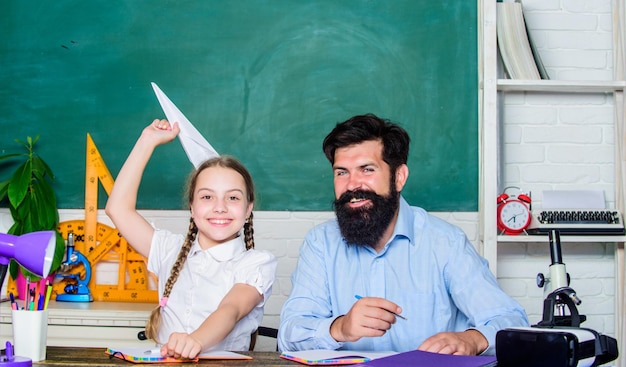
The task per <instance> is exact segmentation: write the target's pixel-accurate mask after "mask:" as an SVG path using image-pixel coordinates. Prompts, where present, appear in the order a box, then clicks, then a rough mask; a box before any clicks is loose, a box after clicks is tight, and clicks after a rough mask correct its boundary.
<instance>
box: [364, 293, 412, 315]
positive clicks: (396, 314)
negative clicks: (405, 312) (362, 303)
mask: <svg viewBox="0 0 626 367" xmlns="http://www.w3.org/2000/svg"><path fill="white" fill-rule="evenodd" d="M354 298H356V299H361V298H363V297H361V296H359V295H358V294H355V295H354ZM387 312H391V313H392V314H394V315H396V316H398V317H399V318H401V319H403V320H408V319H407V318H406V317H404V316H402V315H399V314H397V313H395V312H392V311H389V310H387Z"/></svg>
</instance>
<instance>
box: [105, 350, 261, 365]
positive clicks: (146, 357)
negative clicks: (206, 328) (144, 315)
mask: <svg viewBox="0 0 626 367" xmlns="http://www.w3.org/2000/svg"><path fill="white" fill-rule="evenodd" d="M105 353H106V354H108V355H110V356H113V357H117V358H120V359H123V360H125V361H128V362H133V363H169V362H198V360H199V359H252V357H250V356H247V355H244V354H239V353H234V352H227V351H221V350H220V351H212V352H205V353H201V354H199V355H198V357H197V358H193V359H180V358H172V357H161V354H160V351H159V349H158V348H157V349H148V348H128V347H126V348H107V349H106V351H105Z"/></svg>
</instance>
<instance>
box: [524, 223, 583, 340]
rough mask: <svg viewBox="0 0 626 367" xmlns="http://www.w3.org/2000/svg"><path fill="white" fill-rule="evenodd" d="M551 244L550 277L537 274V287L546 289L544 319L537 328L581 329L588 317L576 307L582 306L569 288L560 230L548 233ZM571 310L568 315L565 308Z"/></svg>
mask: <svg viewBox="0 0 626 367" xmlns="http://www.w3.org/2000/svg"><path fill="white" fill-rule="evenodd" d="M548 241H549V243H550V258H551V264H550V267H549V269H550V276H549V277H548V278H546V277H545V276H544V275H543V273H539V274H537V286H538V287H539V288H543V289H544V294H545V295H546V296H545V299H544V301H543V319H542V320H541V321H540V322H539V323H538V324H537V325H536V326H537V327H555V326H572V327H579V326H580V324H581V323H582V322H584V321H585V320H586V319H587V317H586V316H585V315H580V314H579V313H578V308H577V307H576V306H578V305H580V304H581V302H582V301H581V300H580V298H578V296H577V295H576V292H575V291H574V290H573V289H572V288H571V287H570V286H569V284H570V277H569V274H568V273H567V271H566V270H565V264H564V263H563V257H562V255H561V237H560V234H559V231H558V230H554V229H553V230H551V231H550V232H549V233H548ZM566 306H567V309H568V310H569V313H570V314H569V315H566V312H565V308H566Z"/></svg>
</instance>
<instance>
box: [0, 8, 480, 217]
mask: <svg viewBox="0 0 626 367" xmlns="http://www.w3.org/2000/svg"><path fill="white" fill-rule="evenodd" d="M0 24H2V28H3V30H2V32H0V70H2V72H1V73H0V86H1V87H0V126H1V131H2V133H1V134H0V135H1V138H0V153H6V152H12V151H14V150H16V149H18V148H19V146H18V145H17V144H15V143H14V142H13V140H14V139H16V138H18V139H25V138H26V136H29V135H30V136H35V135H40V136H41V138H40V141H39V153H40V154H41V155H42V156H43V158H44V159H45V160H47V161H48V162H49V163H50V165H51V166H52V169H53V171H54V172H55V174H56V181H55V188H56V190H57V192H58V201H59V205H60V207H61V208H82V207H84V179H85V144H86V134H87V133H90V134H91V136H92V137H93V140H94V142H95V144H96V146H97V147H98V149H99V150H100V153H101V155H102V157H103V158H104V160H105V162H106V164H107V166H108V168H109V170H110V171H111V173H112V174H113V176H116V175H117V172H118V171H119V169H120V167H121V165H122V163H123V161H124V159H125V158H126V156H127V155H128V153H129V151H130V149H131V148H132V145H133V144H134V142H135V140H136V138H137V137H138V136H139V134H140V132H141V130H142V129H143V128H144V127H145V126H146V125H147V124H148V123H149V122H150V121H152V119H154V118H156V117H162V116H163V113H162V111H161V108H160V106H159V104H158V102H157V99H156V97H155V96H154V93H153V91H152V88H151V86H150V82H152V81H154V82H156V83H157V84H158V85H159V86H160V87H161V89H162V90H163V91H164V92H165V93H166V94H167V95H168V96H169V97H170V99H171V100H172V101H173V102H174V103H175V104H176V105H177V106H178V107H179V108H180V109H181V111H183V113H185V115H186V116H187V117H188V118H189V120H190V121H191V122H192V123H193V124H194V125H195V126H196V128H197V129H198V130H199V131H200V132H201V133H202V134H203V135H204V136H205V137H206V138H207V140H208V141H209V142H210V143H211V144H212V145H213V146H214V147H215V149H216V150H217V151H218V152H220V153H221V154H230V155H234V156H236V157H238V158H239V159H240V160H242V161H243V162H244V164H246V165H247V167H248V168H249V169H250V171H251V172H252V174H253V176H254V179H255V182H256V185H257V195H258V199H259V200H258V202H257V207H256V208H257V210H294V211H299V210H332V206H331V203H332V200H333V190H332V172H331V169H330V165H329V164H328V162H327V161H326V159H325V157H324V156H323V154H322V152H321V143H322V140H323V138H324V136H325V135H326V134H327V133H328V132H329V131H330V130H331V129H332V127H333V126H334V125H335V124H336V123H337V122H340V121H343V120H345V119H347V118H349V117H351V116H353V115H356V114H363V113H367V112H371V113H375V114H377V115H379V116H382V117H385V118H389V119H391V120H392V121H395V122H398V123H400V124H402V125H403V126H404V127H405V128H407V130H408V131H409V133H410V134H411V137H412V141H413V144H412V147H411V156H410V165H409V167H410V170H411V171H410V177H409V181H408V184H407V186H406V187H405V190H404V195H405V196H406V197H407V199H408V201H409V202H410V203H412V204H415V205H419V206H422V207H424V208H426V209H428V210H433V211H476V210H477V208H478V194H477V192H478V190H477V188H478V117H477V115H478V112H477V111H478V107H477V105H478V100H477V99H478V96H477V91H478V85H477V79H478V77H477V30H476V26H477V4H476V2H475V1H467V0H448V1H423V0H380V1H376V0H350V1H344V0H319V1H315V0H241V1H227V0H204V1H200V0H198V1H190V0H176V1H174V0H167V1H164V0H150V1H147V0H126V1H123V0H120V1H111V0H89V1H84V0H56V1H39V0H37V1H35V0H3V1H2V2H0ZM2 169H3V167H2V166H0V170H2ZM191 169H192V165H191V164H190V163H189V161H188V160H187V158H186V156H185V155H184V152H183V150H182V147H181V146H180V144H179V143H178V141H177V140H176V141H175V142H173V143H171V144H168V145H166V146H163V147H159V149H158V150H157V152H156V153H155V155H154V156H153V158H152V160H151V161H150V163H149V165H148V167H147V170H146V173H145V175H144V179H143V182H142V186H141V189H140V196H139V201H138V205H139V207H140V208H146V209H180V208H182V207H183V204H182V203H183V198H182V192H183V186H184V183H185V180H186V177H187V175H188V173H189V172H190V170H191ZM0 173H2V172H0ZM0 178H2V179H4V173H2V177H0ZM101 192H102V191H101ZM100 199H101V200H100V207H101V208H102V207H103V205H104V202H105V200H106V196H105V195H100Z"/></svg>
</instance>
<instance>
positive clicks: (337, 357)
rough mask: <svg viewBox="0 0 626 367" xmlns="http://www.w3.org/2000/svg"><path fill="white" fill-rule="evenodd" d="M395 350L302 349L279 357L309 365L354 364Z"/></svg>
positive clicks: (284, 353)
mask: <svg viewBox="0 0 626 367" xmlns="http://www.w3.org/2000/svg"><path fill="white" fill-rule="evenodd" d="M395 353H396V352H372V351H354V350H325V349H316V350H303V351H299V352H283V353H281V355H280V358H284V359H288V360H290V361H295V362H298V363H302V364H306V365H309V366H317V365H341V364H355V363H363V362H367V361H371V360H373V359H376V358H382V357H387V356H390V355H392V354H395Z"/></svg>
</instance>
